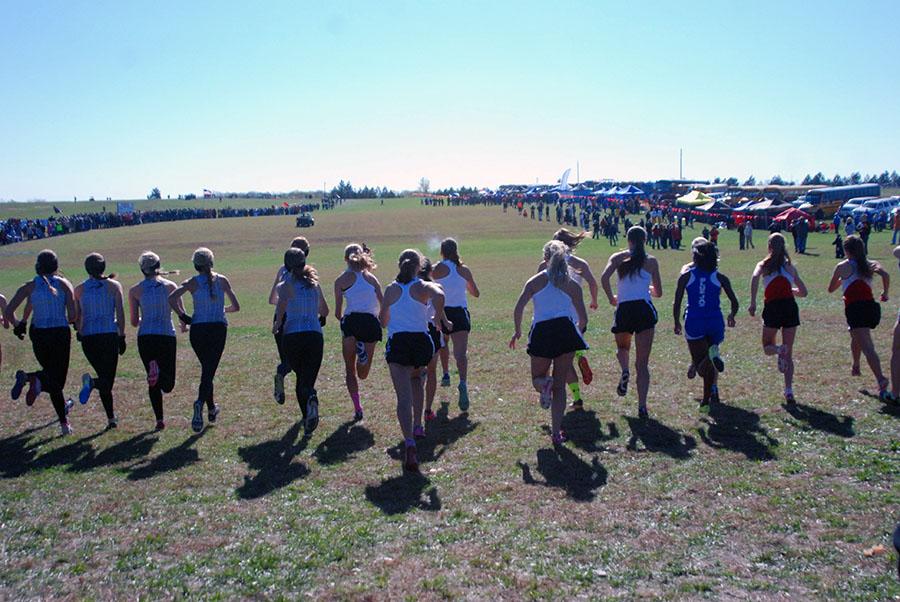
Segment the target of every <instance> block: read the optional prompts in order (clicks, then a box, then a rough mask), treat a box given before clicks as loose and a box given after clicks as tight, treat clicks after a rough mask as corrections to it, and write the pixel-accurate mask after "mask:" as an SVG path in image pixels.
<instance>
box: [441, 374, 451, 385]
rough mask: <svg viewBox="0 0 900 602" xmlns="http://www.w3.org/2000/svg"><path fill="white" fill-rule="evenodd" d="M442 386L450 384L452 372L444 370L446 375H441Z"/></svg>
mask: <svg viewBox="0 0 900 602" xmlns="http://www.w3.org/2000/svg"><path fill="white" fill-rule="evenodd" d="M441 386H442V387H449V386H450V374H449V373H447V372H444V376H442V377H441Z"/></svg>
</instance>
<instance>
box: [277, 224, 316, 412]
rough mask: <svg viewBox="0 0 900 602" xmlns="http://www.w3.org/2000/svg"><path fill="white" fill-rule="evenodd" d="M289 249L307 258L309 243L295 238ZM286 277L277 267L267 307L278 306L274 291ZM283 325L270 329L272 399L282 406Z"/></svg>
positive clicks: (284, 372) (285, 363)
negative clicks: (274, 352)
mask: <svg viewBox="0 0 900 602" xmlns="http://www.w3.org/2000/svg"><path fill="white" fill-rule="evenodd" d="M291 248H293V249H300V250H301V251H303V254H304V256H306V257H309V241H308V240H306V238H304V237H303V236H297V237H296V238H294V240H292V241H291ZM287 277H288V271H287V270H286V269H285V268H284V265H281V266H279V267H278V272H276V274H275V282H273V283H272V288H271V289H270V290H269V305H277V304H278V293H277V291H276V289H277V288H278V285H279V284H281V283H282V282H284V280H285V279H286V278H287ZM272 320H273V322H272V323H273V324H275V322H274V320H275V318H274V315H273V317H272ZM283 326H284V325H283V324H276V328H273V329H272V333H273V336H274V338H275V347H276V348H277V349H278V366H277V367H276V368H275V391H274V397H275V401H276V402H278V403H280V404H283V403H284V377H285V376H287V374H288V373H289V372H290V371H291V366H290V364H288V361H287V358H286V357H285V356H284V349H282V347H281V335H282V330H283Z"/></svg>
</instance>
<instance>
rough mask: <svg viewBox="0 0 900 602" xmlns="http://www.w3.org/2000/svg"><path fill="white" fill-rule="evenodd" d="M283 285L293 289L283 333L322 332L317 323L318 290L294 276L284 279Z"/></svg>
mask: <svg viewBox="0 0 900 602" xmlns="http://www.w3.org/2000/svg"><path fill="white" fill-rule="evenodd" d="M285 286H290V287H291V288H292V289H293V292H294V294H293V296H292V297H291V299H290V301H288V305H287V316H286V318H285V322H284V334H292V333H295V332H322V326H321V325H320V324H319V291H318V290H317V289H316V287H314V286H308V285H306V284H305V283H303V282H301V281H299V280H297V279H296V278H288V279H287V280H285Z"/></svg>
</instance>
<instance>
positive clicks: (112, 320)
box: [81, 278, 119, 336]
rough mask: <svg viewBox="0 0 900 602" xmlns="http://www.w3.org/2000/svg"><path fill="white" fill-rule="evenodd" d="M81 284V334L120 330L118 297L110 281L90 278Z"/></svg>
mask: <svg viewBox="0 0 900 602" xmlns="http://www.w3.org/2000/svg"><path fill="white" fill-rule="evenodd" d="M81 286H82V289H81V336H90V335H92V334H107V333H110V332H112V333H115V332H118V331H119V329H118V328H117V327H116V299H115V297H114V296H113V293H112V292H111V291H110V290H109V287H110V285H109V283H108V282H107V281H106V280H97V279H95V278H88V279H87V280H85V281H84V282H83V283H82V284H81Z"/></svg>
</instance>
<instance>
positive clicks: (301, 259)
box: [284, 247, 319, 286]
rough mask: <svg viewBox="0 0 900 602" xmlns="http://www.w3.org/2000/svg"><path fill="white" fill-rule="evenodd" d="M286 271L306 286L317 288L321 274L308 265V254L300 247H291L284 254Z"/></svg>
mask: <svg viewBox="0 0 900 602" xmlns="http://www.w3.org/2000/svg"><path fill="white" fill-rule="evenodd" d="M284 269H286V270H287V271H288V272H290V274H291V276H293V277H294V278H296V279H297V280H299V281H300V282H302V283H304V284H305V285H306V286H315V285H316V284H318V282H319V274H318V272H316V270H315V268H313V267H312V266H311V265H306V254H305V253H304V252H303V250H302V249H300V248H299V247H291V248H290V249H288V250H287V251H285V252H284Z"/></svg>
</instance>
